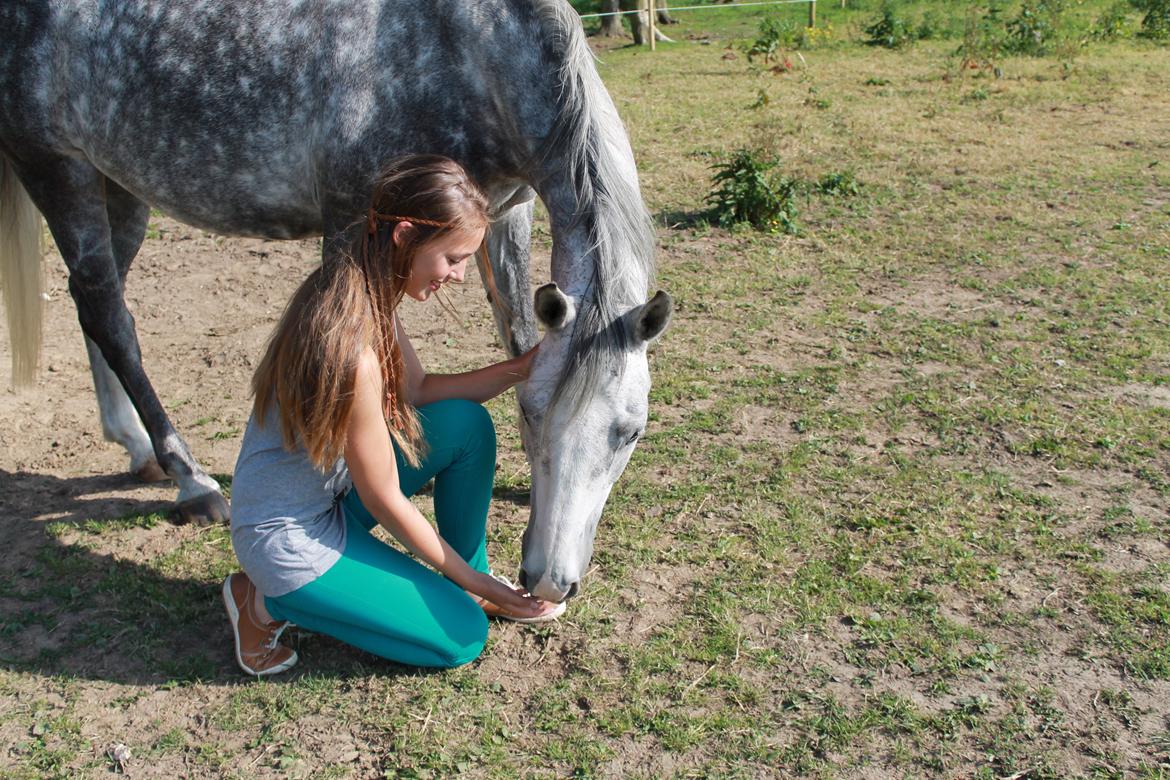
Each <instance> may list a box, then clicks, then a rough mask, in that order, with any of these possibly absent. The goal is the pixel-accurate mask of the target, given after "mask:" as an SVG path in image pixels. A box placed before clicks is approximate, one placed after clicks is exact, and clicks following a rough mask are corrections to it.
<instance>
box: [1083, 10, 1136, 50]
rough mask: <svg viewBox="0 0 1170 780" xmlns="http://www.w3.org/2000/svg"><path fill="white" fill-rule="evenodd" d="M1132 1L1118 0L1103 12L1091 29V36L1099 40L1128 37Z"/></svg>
mask: <svg viewBox="0 0 1170 780" xmlns="http://www.w3.org/2000/svg"><path fill="white" fill-rule="evenodd" d="M1129 9H1130V3H1128V2H1126V0H1117V2H1115V3H1114V4H1113V5H1111V6H1109V7H1108V8H1106V9H1105V10H1104V11H1102V12H1101V15H1100V16H1098V17H1097V18H1096V20H1095V21H1094V22H1093V26H1092V27H1091V28H1090V29H1089V37H1090V38H1093V39H1095V40H1098V41H1115V40H1117V39H1118V38H1128V37H1129V35H1130V32H1131V31H1130V27H1129Z"/></svg>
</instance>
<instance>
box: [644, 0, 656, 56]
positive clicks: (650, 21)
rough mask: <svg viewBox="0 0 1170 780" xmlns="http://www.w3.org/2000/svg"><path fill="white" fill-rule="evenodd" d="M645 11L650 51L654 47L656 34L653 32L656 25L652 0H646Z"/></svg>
mask: <svg viewBox="0 0 1170 780" xmlns="http://www.w3.org/2000/svg"><path fill="white" fill-rule="evenodd" d="M646 11H647V14H646V17H647V27H649V29H650V51H654V50H655V48H656V46H655V43H656V41H655V40H654V38H655V37H656V36H655V34H654V33H655V31H656V29H657V28H656V25H655V19H654V15H655V13H656V9H655V8H654V0H646Z"/></svg>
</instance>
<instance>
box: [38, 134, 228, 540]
mask: <svg viewBox="0 0 1170 780" xmlns="http://www.w3.org/2000/svg"><path fill="white" fill-rule="evenodd" d="M23 162H24V166H23V170H22V168H21V166H19V165H18V171H20V172H21V173H22V174H24V175H22V177H21V178H22V181H23V182H24V185H25V189H26V190H27V191H28V193H29V195H30V196H31V197H32V199H33V201H34V202H35V203H36V204H37V206H38V208H39V209H40V211H41V214H43V215H44V217H45V221H46V222H48V224H49V229H50V231H52V233H53V238H54V239H55V240H56V242H57V248H58V249H59V250H60V252H61V256H62V258H63V259H64V260H65V265H66V266H67V267H68V269H69V292H70V294H71V295H72V296H73V300H74V302H75V303H76V304H77V316H78V320H80V322H81V329H82V331H84V333H85V335H86V336H87V337H88V338H89V339H91V340H92V341H93V343H94V344H95V345H96V346H97V347H98V350H99V351H100V352H101V355H102V357H103V358H104V363H105V364H106V366H105V367H106V368H107V369H109V370H110V371H111V372H112V373H113V374H114V376H115V377H116V378H117V379H118V381H119V383H120V384H121V386H122V388H123V389H124V391H125V392H126V395H127V396H128V397H129V399H130V401H131V402H132V404H133V406H134V408H135V410H137V412H138V415H139V417H140V418H141V421H142V423H143V424H144V425H145V428H146V431H147V434H148V436H149V437H150V441H151V443H152V445H153V448H154V453H155V457H156V458H157V460H158V463H159V465H160V466H161V467H162V468H163V470H164V471H165V472H166V473H167V474H168V475H169V476H170V477H171V478H172V479H174V480H175V481H176V482H177V483H178V484H179V505H178V511H179V517H180V519H182V520H183V521H195V522H211V521H223V520H226V519H227V517H228V515H229V510H228V506H227V502H226V501H225V500H224V498H223V496H222V495H220V493H219V485H218V484H216V482H215V480H213V479H212V478H211V477H209V476H208V475H207V474H206V473H205V472H204V471H203V469H202V468H201V467H200V466H199V464H198V463H197V462H196V461H195V459H194V458H193V457H192V456H191V452H190V450H189V449H188V448H187V444H186V442H184V441H183V439H182V438H181V437H180V436H179V434H178V433H177V432H176V431H175V429H174V427H173V426H172V425H171V422H170V420H169V419H168V418H167V414H166V411H165V410H164V409H163V407H162V403H161V402H160V401H159V399H158V396H157V395H156V394H155V392H154V387H153V386H152V385H151V384H150V380H149V379H148V378H147V376H146V371H145V370H144V369H143V368H142V354H141V351H140V349H139V345H138V337H137V334H136V333H135V330H134V318H133V317H132V316H131V314H130V311H129V310H128V309H127V308H126V302H125V300H124V299H123V297H122V278H123V277H124V275H125V269H126V268H127V267H128V266H129V261H130V260H131V259H132V258H133V252H131V251H129V249H130V248H131V247H132V248H133V249H135V250H136V249H137V244H138V243H139V242H140V241H141V238H140V237H139V238H137V239H135V237H134V233H133V232H130V233H125V234H124V233H121V232H119V237H118V239H117V242H118V244H119V246H118V249H117V253H118V255H119V256H120V258H117V259H116V257H115V238H114V235H113V232H112V230H111V225H110V212H109V211H107V209H108V208H112V209H113V210H114V212H115V213H118V212H119V210H120V209H127V208H128V209H129V210H130V211H131V212H133V213H136V214H141V207H138V206H135V205H134V204H133V203H132V202H130V201H127V200H126V199H125V198H128V197H129V196H128V194H126V193H120V192H119V191H118V188H117V187H116V186H111V185H112V184H113V183H112V182H109V181H107V180H106V179H105V177H104V176H103V175H102V174H101V173H99V172H98V171H97V170H96V169H94V168H93V167H92V166H90V165H89V164H87V163H85V162H82V161H79V160H72V159H67V158H63V157H58V156H56V155H45V156H41V157H38V158H37V159H35V160H30V161H23ZM111 194H112V195H113V198H112V200H111V199H110V197H109V196H110V195H111ZM139 219H141V217H139ZM119 263H121V266H122V267H121V268H120V267H119Z"/></svg>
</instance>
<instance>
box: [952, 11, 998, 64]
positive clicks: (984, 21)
mask: <svg viewBox="0 0 1170 780" xmlns="http://www.w3.org/2000/svg"><path fill="white" fill-rule="evenodd" d="M1003 7H1004V3H1003V0H989V2H987V3H977V4H975V5H972V6H971V7H970V8H969V9H968V11H967V18H966V19H965V21H964V24H963V42H962V44H960V46H959V48H958V49H957V50H956V51H955V55H956V56H958V57H959V58H960V59H961V65H960V67H962V68H964V69H968V68H970V69H976V68H992V67H995V63H996V60H998V59H999V58H1000V56H1001V55H1002V54H1003V49H1004V21H1003Z"/></svg>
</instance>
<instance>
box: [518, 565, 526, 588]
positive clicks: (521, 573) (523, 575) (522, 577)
mask: <svg viewBox="0 0 1170 780" xmlns="http://www.w3.org/2000/svg"><path fill="white" fill-rule="evenodd" d="M516 581H517V582H519V583H520V587H521V588H524V590H529V588H528V574H526V573H525V571H524V569H523V567H521V569H520V571H519V573H517V575H516Z"/></svg>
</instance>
